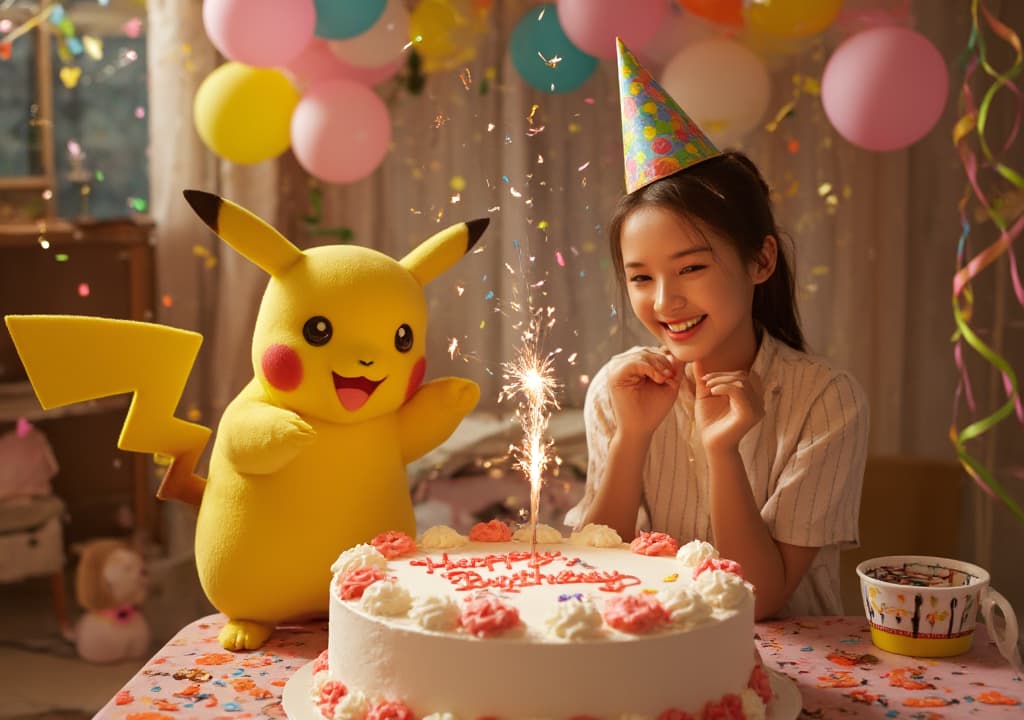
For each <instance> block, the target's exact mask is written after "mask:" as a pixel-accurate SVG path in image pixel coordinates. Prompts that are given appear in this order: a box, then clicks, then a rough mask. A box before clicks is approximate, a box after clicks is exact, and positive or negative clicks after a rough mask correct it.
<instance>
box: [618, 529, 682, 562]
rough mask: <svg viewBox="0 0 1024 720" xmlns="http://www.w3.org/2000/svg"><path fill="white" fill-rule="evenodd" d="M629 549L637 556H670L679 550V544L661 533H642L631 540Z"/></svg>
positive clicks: (669, 536)
mask: <svg viewBox="0 0 1024 720" xmlns="http://www.w3.org/2000/svg"><path fill="white" fill-rule="evenodd" d="M629 549H630V550H632V551H633V552H635V553H636V554H637V555H651V556H659V555H665V556H671V555H675V554H676V551H678V550H679V543H677V542H676V541H675V538H673V537H672V536H671V535H669V534H667V533H663V532H642V533H640V534H639V535H637V536H636V537H635V538H633V542H631V543H630V544H629Z"/></svg>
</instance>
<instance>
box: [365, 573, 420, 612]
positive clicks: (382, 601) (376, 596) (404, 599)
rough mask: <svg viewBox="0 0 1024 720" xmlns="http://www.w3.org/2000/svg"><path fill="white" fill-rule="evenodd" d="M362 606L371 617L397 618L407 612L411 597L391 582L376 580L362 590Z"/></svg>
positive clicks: (410, 605)
mask: <svg viewBox="0 0 1024 720" xmlns="http://www.w3.org/2000/svg"><path fill="white" fill-rule="evenodd" d="M362 604H363V609H364V610H366V612H368V613H370V614H371V615H379V616H382V617H399V616H401V615H405V614H406V613H407V612H409V608H410V607H412V596H411V595H410V594H409V591H408V590H406V589H405V588H404V587H402V586H401V585H399V584H398V583H396V582H394V581H392V580H378V581H377V582H375V583H373V584H372V585H370V586H369V587H368V588H366V589H365V590H363V599H362Z"/></svg>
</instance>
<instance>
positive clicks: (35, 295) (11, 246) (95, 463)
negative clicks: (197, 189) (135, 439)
mask: <svg viewBox="0 0 1024 720" xmlns="http://www.w3.org/2000/svg"><path fill="white" fill-rule="evenodd" d="M150 231H151V223H150V222H149V221H148V219H146V218H144V217H141V216H140V217H133V218H129V219H123V220H114V221H110V220H107V221H101V222H83V221H78V222H75V223H74V224H71V223H67V222H63V221H50V222H47V223H46V224H33V225H6V226H5V225H0V315H8V314H39V313H44V314H72V315H97V316H102V317H115V318H128V319H134V320H152V318H153V307H154V306H153V301H154V280H153V248H152V246H151V244H150ZM129 401H130V396H127V395H126V396H121V397H115V398H105V399H102V400H97V401H93V402H88V403H80V404H78V405H73V406H69V407H64V408H55V409H53V410H48V411H44V410H42V409H41V408H40V407H39V403H38V401H37V400H36V398H35V395H34V393H33V392H32V388H31V386H30V385H29V383H28V380H27V378H26V375H25V371H24V368H23V367H22V366H21V363H20V361H19V360H18V356H17V353H16V352H15V349H14V345H13V343H12V342H11V338H10V335H9V334H8V333H7V329H6V326H4V325H2V324H0V432H3V431H7V430H9V429H10V428H11V427H13V426H14V424H15V421H16V420H17V419H18V418H19V417H24V418H26V419H28V420H30V421H31V422H33V423H34V424H35V425H36V426H37V427H38V428H39V429H40V430H42V431H43V432H44V433H45V434H46V436H47V438H48V439H49V440H50V444H51V445H52V446H53V449H54V454H55V455H56V457H57V461H58V463H59V464H60V473H59V474H58V475H57V477H56V478H55V480H54V491H55V492H56V494H57V495H58V496H60V498H61V499H62V500H63V501H64V502H65V504H66V506H67V510H68V513H69V515H70V522H69V524H68V525H67V532H66V539H67V542H69V543H73V542H78V541H81V540H85V539H88V538H92V537H100V536H117V535H125V534H126V532H127V531H126V529H125V528H124V525H123V520H124V518H123V514H124V508H125V507H127V508H129V509H130V510H131V512H132V517H133V521H134V526H135V529H136V531H137V532H138V533H139V534H140V535H141V538H140V539H143V540H144V541H149V540H154V539H156V538H157V536H158V524H157V517H158V515H157V513H156V500H155V498H154V487H152V485H153V484H152V483H151V482H150V478H151V477H152V475H153V471H152V467H151V465H152V463H151V460H150V458H148V457H146V456H144V455H141V454H138V453H127V452H123V451H121V450H118V449H117V438H118V436H119V434H120V429H121V424H122V422H123V420H124V416H125V413H126V412H127V409H128V404H129Z"/></svg>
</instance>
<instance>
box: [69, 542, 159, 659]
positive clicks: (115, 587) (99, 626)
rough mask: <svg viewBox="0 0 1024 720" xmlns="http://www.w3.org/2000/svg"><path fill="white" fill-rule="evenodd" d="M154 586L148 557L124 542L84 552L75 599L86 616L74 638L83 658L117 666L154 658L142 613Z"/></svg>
mask: <svg viewBox="0 0 1024 720" xmlns="http://www.w3.org/2000/svg"><path fill="white" fill-rule="evenodd" d="M148 587H149V583H148V579H147V576H146V568H145V564H144V563H143V560H142V556H141V555H139V553H137V552H136V551H135V550H132V549H131V548H130V547H128V546H127V545H125V544H124V543H122V542H121V541H119V540H108V539H103V540H93V541H91V542H89V543H86V544H85V545H84V546H83V547H82V548H81V558H80V559H79V561H78V569H77V570H76V572H75V598H76V599H77V600H78V604H79V605H81V607H82V609H83V610H84V612H83V614H82V616H81V617H80V618H79V619H78V622H77V623H76V624H75V628H74V630H73V631H72V633H71V635H70V637H69V639H70V640H72V641H73V642H74V643H75V649H76V650H77V651H78V654H79V655H80V656H81V657H82V659H84V660H88V661H89V662H95V663H111V662H118V661H121V660H129V659H131V658H138V657H143V656H144V655H146V654H147V653H148V650H149V624H148V623H147V622H146V618H145V617H143V615H142V613H141V612H139V605H141V604H142V602H143V600H145V599H146V592H147V590H148Z"/></svg>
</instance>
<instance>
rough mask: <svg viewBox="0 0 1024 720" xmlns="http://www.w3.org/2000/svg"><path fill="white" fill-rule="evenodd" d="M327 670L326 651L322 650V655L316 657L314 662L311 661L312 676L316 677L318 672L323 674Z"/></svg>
mask: <svg viewBox="0 0 1024 720" xmlns="http://www.w3.org/2000/svg"><path fill="white" fill-rule="evenodd" d="M325 670H327V651H326V650H324V651H323V652H322V653H320V654H319V655H317V656H316V660H314V661H313V674H314V675H316V674H317V673H318V672H324V671H325Z"/></svg>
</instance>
